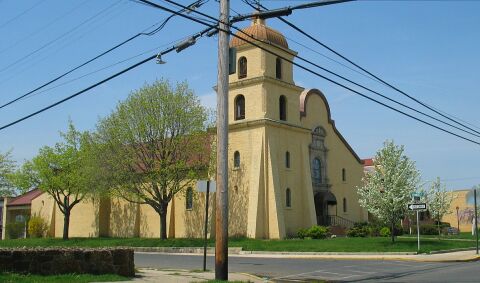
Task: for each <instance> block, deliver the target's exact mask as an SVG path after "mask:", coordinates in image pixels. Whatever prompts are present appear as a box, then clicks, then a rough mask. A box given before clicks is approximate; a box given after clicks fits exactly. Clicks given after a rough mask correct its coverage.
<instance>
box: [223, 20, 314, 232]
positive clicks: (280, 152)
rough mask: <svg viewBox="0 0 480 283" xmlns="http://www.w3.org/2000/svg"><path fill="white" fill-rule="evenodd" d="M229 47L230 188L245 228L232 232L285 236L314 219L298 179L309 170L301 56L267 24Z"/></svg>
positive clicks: (257, 24) (241, 35) (234, 208)
mask: <svg viewBox="0 0 480 283" xmlns="http://www.w3.org/2000/svg"><path fill="white" fill-rule="evenodd" d="M230 47H231V48H235V49H236V58H235V60H236V65H237V66H236V72H235V73H234V74H232V75H230V77H229V159H230V162H229V166H230V167H229V168H230V173H229V174H230V175H229V176H230V177H229V178H230V180H229V189H232V188H233V191H234V192H235V193H231V194H230V195H231V198H230V197H229V198H230V203H229V205H230V206H231V208H230V211H236V212H237V213H235V215H236V216H235V217H236V218H237V219H236V223H246V226H245V227H238V225H237V226H235V225H234V224H232V225H231V226H229V229H230V234H235V233H237V234H246V236H248V237H252V238H270V239H275V238H283V237H285V236H286V234H287V233H292V232H293V231H295V230H296V229H298V227H295V225H300V226H299V227H304V226H309V225H310V226H311V223H313V222H312V221H314V220H312V219H310V218H309V217H304V213H303V211H304V207H305V205H300V201H301V199H302V198H303V195H304V193H303V191H301V190H303V189H304V188H306V186H303V185H301V184H300V182H298V181H297V180H296V179H295V178H296V177H295V176H303V175H302V172H309V170H308V169H307V170H308V171H307V170H304V169H303V167H304V166H303V165H301V162H302V161H301V160H300V156H302V153H301V150H302V147H300V146H299V144H298V141H299V140H298V139H296V138H295V135H299V133H302V131H305V130H304V129H301V121H300V112H299V105H300V102H299V96H300V93H301V92H302V91H303V88H301V87H298V86H296V85H295V83H294V81H293V66H292V63H290V62H292V61H293V60H294V57H295V56H296V52H294V51H292V50H290V49H289V47H288V43H287V40H286V39H285V37H284V36H283V35H282V34H281V33H280V32H278V31H276V30H274V29H272V28H270V27H268V26H267V25H266V23H265V20H264V19H261V18H254V19H253V21H252V24H251V25H250V26H249V27H246V28H244V29H243V30H242V31H239V32H237V33H236V37H232V40H231V42H230ZM307 132H308V133H309V132H310V131H307ZM292 133H294V135H292ZM300 135H301V134H300ZM296 143H297V144H296ZM287 156H288V157H287ZM290 156H291V162H292V168H290ZM286 158H288V166H287V165H286V162H287V161H286ZM307 162H308V161H307ZM294 164H295V165H294ZM307 165H308V163H307ZM302 166H303V167H302ZM308 176H310V175H308ZM307 179H308V180H309V182H310V177H308V178H302V180H307ZM309 188H310V190H311V184H310V187H309ZM287 195H288V197H287ZM287 199H288V200H287ZM312 199H313V197H312ZM312 203H313V202H312ZM239 215H242V217H243V215H245V217H246V218H247V219H238V217H239ZM309 215H310V214H309ZM312 215H314V213H313V214H312ZM296 218H299V219H296ZM305 221H306V222H305ZM303 222H305V223H303ZM291 223H295V224H291Z"/></svg>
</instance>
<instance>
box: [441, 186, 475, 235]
mask: <svg viewBox="0 0 480 283" xmlns="http://www.w3.org/2000/svg"><path fill="white" fill-rule="evenodd" d="M469 191H470V190H458V191H452V192H449V193H450V194H451V196H452V204H451V205H450V209H449V211H450V213H448V214H446V215H445V216H444V217H443V218H442V222H448V223H450V226H452V227H457V226H458V224H460V225H459V226H460V231H461V232H471V231H472V219H473V217H474V216H473V205H467V202H466V195H467V193H468V192H469ZM457 207H458V217H457V209H456V208H457Z"/></svg>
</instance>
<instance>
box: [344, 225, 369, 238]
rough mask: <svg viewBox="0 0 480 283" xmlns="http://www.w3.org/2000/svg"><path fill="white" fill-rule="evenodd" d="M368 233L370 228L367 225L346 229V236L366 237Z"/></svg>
mask: <svg viewBox="0 0 480 283" xmlns="http://www.w3.org/2000/svg"><path fill="white" fill-rule="evenodd" d="M369 234H370V230H369V228H368V227H367V226H364V227H355V226H354V227H353V228H350V229H348V230H347V236H348V237H362V238H363V237H367V236H368V235H369Z"/></svg>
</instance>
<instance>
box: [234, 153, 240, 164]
mask: <svg viewBox="0 0 480 283" xmlns="http://www.w3.org/2000/svg"><path fill="white" fill-rule="evenodd" d="M233 167H235V168H240V152H238V151H235V153H234V154H233Z"/></svg>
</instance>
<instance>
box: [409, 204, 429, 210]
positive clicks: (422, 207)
mask: <svg viewBox="0 0 480 283" xmlns="http://www.w3.org/2000/svg"><path fill="white" fill-rule="evenodd" d="M425 209H427V204H426V203H412V204H409V205H408V210H425Z"/></svg>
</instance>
